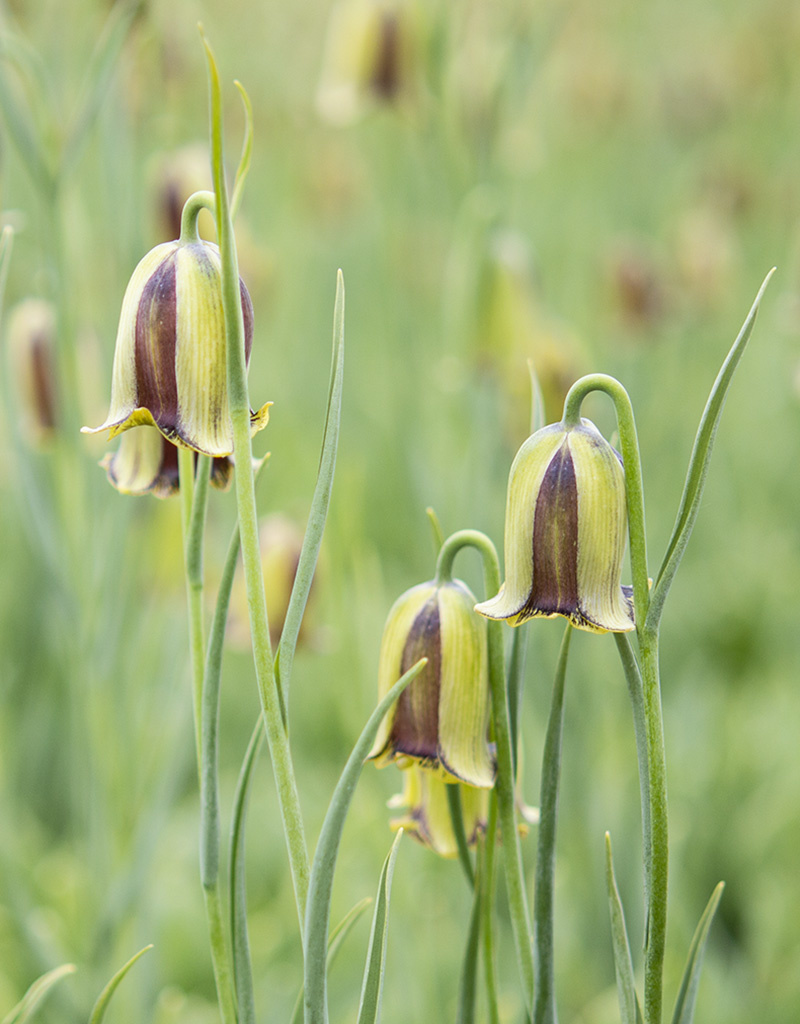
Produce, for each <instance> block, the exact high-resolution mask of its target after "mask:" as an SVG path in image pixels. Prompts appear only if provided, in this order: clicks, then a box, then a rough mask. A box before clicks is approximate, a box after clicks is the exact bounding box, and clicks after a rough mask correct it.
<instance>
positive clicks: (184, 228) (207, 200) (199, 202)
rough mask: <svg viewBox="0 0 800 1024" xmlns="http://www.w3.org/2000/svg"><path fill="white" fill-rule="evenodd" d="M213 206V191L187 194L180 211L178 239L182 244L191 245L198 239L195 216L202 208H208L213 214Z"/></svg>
mask: <svg viewBox="0 0 800 1024" xmlns="http://www.w3.org/2000/svg"><path fill="white" fill-rule="evenodd" d="M215 208H216V205H215V203H214V193H213V192H194V193H192V195H190V196H189V198H188V199H187V200H186V202H185V203H184V204H183V212H182V213H181V237H180V240H181V242H182V243H183V244H184V245H193V244H195V243H197V242H199V241H200V234H199V232H198V230H197V218H198V217H199V216H200V214H201V212H202V211H203V210H209V211H210V212H211V213H212V214H213V213H214V211H215Z"/></svg>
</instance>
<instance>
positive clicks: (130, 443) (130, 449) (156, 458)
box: [101, 427, 164, 494]
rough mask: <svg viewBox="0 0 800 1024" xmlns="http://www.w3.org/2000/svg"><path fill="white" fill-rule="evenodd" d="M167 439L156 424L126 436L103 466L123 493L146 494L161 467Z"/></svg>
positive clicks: (106, 458) (108, 456)
mask: <svg viewBox="0 0 800 1024" xmlns="http://www.w3.org/2000/svg"><path fill="white" fill-rule="evenodd" d="M163 450H164V441H163V439H162V437H161V434H160V432H159V431H158V430H156V429H155V428H154V427H139V428H138V429H137V430H128V431H126V432H125V433H124V434H123V435H122V439H121V440H120V445H119V448H118V449H117V451H116V452H114V454H113V455H106V457H105V458H104V459H103V461H102V462H101V465H102V466H103V467H104V468H105V469H106V471H107V473H108V477H109V479H110V480H111V482H112V484H113V485H114V486H115V487H116V488H117V490H118V491H120V492H121V493H122V494H146V493H147V492H148V491H149V490H150V489H151V487H152V486H153V483H154V482H155V480H156V478H157V477H158V474H159V471H160V469H161V460H162V457H163Z"/></svg>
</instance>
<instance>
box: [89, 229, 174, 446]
mask: <svg viewBox="0 0 800 1024" xmlns="http://www.w3.org/2000/svg"><path fill="white" fill-rule="evenodd" d="M178 246H179V243H178V242H163V243H162V244H161V245H157V246H156V247H155V249H151V250H150V252H149V253H147V255H146V256H145V257H144V258H143V259H142V260H141V261H140V262H139V264H138V266H137V267H136V269H135V270H134V272H133V276H132V277H131V279H130V281H129V282H128V287H127V288H126V289H125V296H124V298H123V300H122V312H121V313H120V317H119V327H118V329H117V342H116V348H115V349H114V367H113V370H112V374H111V408H110V409H109V412H108V416H107V417H106V421H105V423H103V424H102V426H99V427H93V428H92V427H83V428H82V430H83V433H85V434H97V433H99V432H100V431H102V430H111V431H112V433H111V435H110V436H111V437H114V436H115V435H116V434H118V433H120V432H121V431H122V430H127V429H129V428H130V427H133V426H137V425H138V424H139V423H141V422H145V421H143V420H137V421H135V422H134V421H132V420H130V419H129V417H131V413H133V412H134V410H135V409H136V402H137V389H136V316H137V312H138V309H139V301H140V299H141V297H142V292H143V290H144V287H145V285H146V284H147V282H148V281H149V279H150V277H151V276H152V275H153V273H154V272H155V271H156V269H157V268H158V267H159V266H160V265H161V263H163V261H164V260H165V259H167V257H168V256H170V255H171V254H172V253H173V252H174V251H175V250H176V249H177V248H178ZM151 421H152V417H151ZM114 428H117V429H114Z"/></svg>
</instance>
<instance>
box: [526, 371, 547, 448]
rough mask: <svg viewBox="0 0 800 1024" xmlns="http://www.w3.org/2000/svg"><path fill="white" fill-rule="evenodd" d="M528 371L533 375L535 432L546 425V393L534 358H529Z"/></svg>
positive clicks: (532, 423)
mask: <svg viewBox="0 0 800 1024" xmlns="http://www.w3.org/2000/svg"><path fill="white" fill-rule="evenodd" d="M528 373H529V374H530V375H531V433H532V434H535V433H536V431H537V430H541V429H542V427H543V426H544V425H545V422H544V395H543V394H542V386H541V384H540V383H539V377H538V375H537V373H536V367H535V366H534V364H533V360H532V359H529V360H528Z"/></svg>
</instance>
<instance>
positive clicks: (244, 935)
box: [229, 715, 264, 1024]
mask: <svg viewBox="0 0 800 1024" xmlns="http://www.w3.org/2000/svg"><path fill="white" fill-rule="evenodd" d="M263 740H264V719H263V718H262V716H261V715H259V716H258V721H257V722H256V724H255V728H254V729H253V733H252V735H251V737H250V742H249V743H248V745H247V751H246V752H245V755H244V760H243V761H242V767H241V770H240V772H239V780H238V782H237V784H236V793H235V795H234V799H233V818H232V820H231V837H230V860H229V864H230V867H229V871H230V883H229V889H230V901H231V906H230V919H231V923H230V927H231V954H232V960H233V978H234V984H235V986H236V1001H237V1004H238V1008H239V1024H253V1022H254V1021H255V999H254V996H253V968H252V964H251V962H250V938H249V935H248V930H247V880H246V874H245V857H244V839H245V831H246V823H247V804H248V800H249V796H250V785H251V782H252V779H253V766H254V764H255V763H256V760H257V758H258V753H259V751H260V750H261V744H262V743H263Z"/></svg>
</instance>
